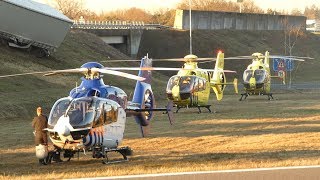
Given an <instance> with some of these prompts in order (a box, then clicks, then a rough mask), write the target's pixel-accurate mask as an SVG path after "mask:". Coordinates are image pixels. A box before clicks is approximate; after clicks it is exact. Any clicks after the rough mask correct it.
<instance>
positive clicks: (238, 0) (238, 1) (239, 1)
mask: <svg viewBox="0 0 320 180" xmlns="http://www.w3.org/2000/svg"><path fill="white" fill-rule="evenodd" d="M242 2H243V0H237V3H239V4H240V13H241V9H242Z"/></svg>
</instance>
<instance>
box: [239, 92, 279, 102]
mask: <svg viewBox="0 0 320 180" xmlns="http://www.w3.org/2000/svg"><path fill="white" fill-rule="evenodd" d="M249 95H250V94H249V93H242V94H241V98H240V99H239V101H242V100H243V99H242V98H243V96H244V100H246V99H247V97H248V96H249ZM261 95H267V96H268V100H269V101H270V100H273V96H272V93H266V94H261Z"/></svg>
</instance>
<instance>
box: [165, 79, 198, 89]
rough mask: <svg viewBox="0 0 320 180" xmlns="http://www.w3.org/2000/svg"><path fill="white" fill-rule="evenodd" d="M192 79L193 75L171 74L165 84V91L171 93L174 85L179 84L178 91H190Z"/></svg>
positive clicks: (192, 83)
mask: <svg viewBox="0 0 320 180" xmlns="http://www.w3.org/2000/svg"><path fill="white" fill-rule="evenodd" d="M194 79H195V77H194V76H172V77H171V78H170V79H169V81H168V84H167V92H168V93H171V92H172V89H173V87H174V86H179V90H180V93H190V92H191V90H192V89H193V85H194Z"/></svg>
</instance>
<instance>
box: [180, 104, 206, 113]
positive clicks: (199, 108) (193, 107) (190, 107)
mask: <svg viewBox="0 0 320 180" xmlns="http://www.w3.org/2000/svg"><path fill="white" fill-rule="evenodd" d="M202 107H204V108H206V109H208V111H209V113H212V111H211V109H210V107H211V105H204V106H194V107H193V108H198V110H199V111H198V113H199V114H200V113H202V112H201V109H200V108H202ZM181 108H183V107H182V106H177V110H176V113H178V112H179V110H180V109H181ZM186 108H192V106H191V107H186Z"/></svg>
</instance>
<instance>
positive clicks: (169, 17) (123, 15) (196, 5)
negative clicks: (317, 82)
mask: <svg viewBox="0 0 320 180" xmlns="http://www.w3.org/2000/svg"><path fill="white" fill-rule="evenodd" d="M54 1H55V3H54V4H53V6H55V7H56V8H57V9H58V10H60V11H61V12H62V13H63V14H65V15H66V16H68V17H69V18H70V19H74V20H77V19H79V18H80V17H83V18H84V19H86V20H93V21H95V20H96V21H113V20H120V21H143V22H145V23H155V24H162V25H167V26H173V24H174V18H175V9H158V10H156V11H152V12H151V11H147V10H144V9H140V8H135V7H133V8H129V9H119V10H114V11H109V12H101V13H95V12H93V11H91V10H89V9H87V8H85V6H84V4H85V0H54ZM191 2H192V10H202V11H227V12H239V9H240V7H239V6H240V4H239V3H237V2H231V1H227V0H191ZM176 9H189V0H181V2H180V3H179V4H178V5H177V7H176ZM241 12H243V13H262V14H274V15H288V14H290V15H301V16H306V17H307V19H316V18H320V8H319V7H318V6H316V5H312V6H309V7H305V10H304V11H303V12H301V11H300V10H299V9H293V10H292V11H291V12H287V11H285V10H282V11H275V10H272V9H268V10H267V11H264V10H263V9H262V8H260V7H259V6H257V5H256V4H255V3H254V1H253V0H245V1H243V2H242V3H241Z"/></svg>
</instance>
